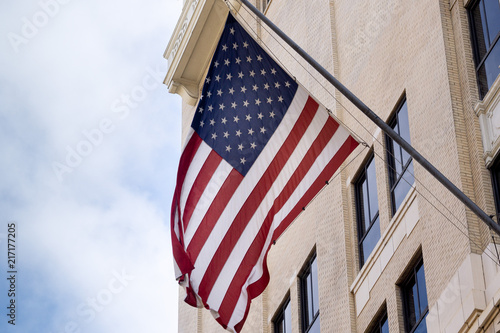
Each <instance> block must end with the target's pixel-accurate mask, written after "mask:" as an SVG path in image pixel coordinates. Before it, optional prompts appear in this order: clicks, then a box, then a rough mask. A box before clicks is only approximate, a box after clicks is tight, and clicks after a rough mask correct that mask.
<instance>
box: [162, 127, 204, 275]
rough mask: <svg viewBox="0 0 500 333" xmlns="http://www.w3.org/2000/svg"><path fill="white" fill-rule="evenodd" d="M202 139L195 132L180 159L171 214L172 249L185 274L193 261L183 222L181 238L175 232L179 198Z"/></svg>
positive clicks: (180, 229) (189, 270) (191, 266)
mask: <svg viewBox="0 0 500 333" xmlns="http://www.w3.org/2000/svg"><path fill="white" fill-rule="evenodd" d="M201 142H202V140H201V138H200V137H199V136H198V134H196V133H193V135H192V136H191V139H190V140H189V142H188V144H187V145H186V148H185V149H184V151H183V152H182V155H181V159H180V161H179V169H178V170H179V171H178V173H177V184H176V187H175V191H174V197H173V200H172V212H171V216H170V229H171V230H170V235H171V238H172V251H173V255H174V258H175V262H176V263H177V265H178V266H179V269H180V270H181V272H182V273H183V274H186V273H189V272H191V271H192V270H193V268H194V266H193V263H192V262H191V261H190V260H189V258H188V256H187V254H186V252H185V251H184V244H183V242H184V239H183V231H182V228H181V226H182V225H181V223H180V222H178V223H179V225H178V227H179V238H177V236H176V234H175V223H176V222H175V216H176V212H177V214H178V216H180V214H179V209H180V207H179V199H180V195H181V190H182V186H183V184H184V180H185V178H186V173H187V170H188V168H189V165H190V164H191V161H192V160H193V158H194V156H195V155H196V152H197V151H198V148H199V147H200V144H201Z"/></svg>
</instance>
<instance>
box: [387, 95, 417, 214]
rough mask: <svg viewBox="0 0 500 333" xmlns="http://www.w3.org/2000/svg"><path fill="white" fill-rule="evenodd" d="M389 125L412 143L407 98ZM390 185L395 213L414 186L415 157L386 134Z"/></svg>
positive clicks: (393, 212) (393, 211)
mask: <svg viewBox="0 0 500 333" xmlns="http://www.w3.org/2000/svg"><path fill="white" fill-rule="evenodd" d="M389 125H390V126H391V127H392V128H393V129H394V131H396V133H398V134H399V135H400V136H401V137H402V138H403V139H404V140H405V141H406V142H408V143H410V125H409V122H408V107H407V104H406V99H405V100H404V101H403V102H402V103H401V104H400V106H399V109H398V111H397V112H396V114H395V115H394V117H393V118H392V120H391V121H390V122H389ZM386 145H387V161H388V173H389V185H390V189H391V207H392V214H393V215H394V214H395V213H396V211H397V210H398V208H399V206H400V205H401V203H402V202H403V200H404V198H405V197H406V194H408V191H409V190H410V188H411V187H412V185H413V183H414V181H415V178H414V177H413V159H412V158H411V156H410V155H409V154H408V153H407V152H406V151H405V150H404V149H403V148H401V146H400V145H398V144H397V143H396V142H394V141H393V140H392V139H391V138H389V137H388V136H386Z"/></svg>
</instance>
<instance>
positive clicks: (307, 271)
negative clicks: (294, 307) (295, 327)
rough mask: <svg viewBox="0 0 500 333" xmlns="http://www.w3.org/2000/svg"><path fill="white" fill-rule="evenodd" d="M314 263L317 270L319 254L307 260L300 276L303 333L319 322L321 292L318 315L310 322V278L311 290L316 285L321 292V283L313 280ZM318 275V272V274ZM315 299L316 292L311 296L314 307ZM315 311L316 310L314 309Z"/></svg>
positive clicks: (306, 332) (315, 314)
mask: <svg viewBox="0 0 500 333" xmlns="http://www.w3.org/2000/svg"><path fill="white" fill-rule="evenodd" d="M314 261H316V268H317V267H318V264H317V254H316V251H314V253H313V254H312V255H311V256H310V257H309V259H307V261H306V263H305V264H304V267H303V269H302V273H301V274H300V277H299V279H300V315H301V327H302V332H304V333H308V332H309V330H310V329H311V328H312V326H313V325H314V324H316V321H318V324H320V322H319V320H320V319H319V315H320V311H319V292H318V300H317V302H318V309H317V311H316V313H314V314H313V316H312V317H313V318H312V320H311V321H310V322H309V302H308V300H309V297H308V296H309V294H308V288H307V279H308V277H309V276H310V277H311V288H313V284H314V283H316V287H317V288H318V290H319V281H318V278H317V279H316V281H314V279H313V274H312V269H311V268H312V266H313V263H314ZM316 273H317V272H316ZM313 297H314V292H313V293H312V295H311V303H312V305H313V306H314V303H315V300H314V299H313ZM313 310H314V309H313Z"/></svg>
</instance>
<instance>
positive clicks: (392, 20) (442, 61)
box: [165, 0, 500, 333]
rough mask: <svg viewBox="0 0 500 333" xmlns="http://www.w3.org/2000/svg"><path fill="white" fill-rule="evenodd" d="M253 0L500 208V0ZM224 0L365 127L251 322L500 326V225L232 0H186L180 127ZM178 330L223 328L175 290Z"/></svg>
mask: <svg viewBox="0 0 500 333" xmlns="http://www.w3.org/2000/svg"><path fill="white" fill-rule="evenodd" d="M251 2H252V3H253V4H254V5H255V6H256V7H257V8H258V9H259V10H261V11H262V12H263V13H264V14H265V15H266V16H267V17H268V18H270V19H271V20H272V21H273V22H274V23H275V24H276V25H277V26H278V27H280V28H281V29H282V30H283V31H284V32H285V33H286V34H287V35H288V36H290V37H291V38H292V39H293V40H294V41H295V42H296V43H297V44H299V45H300V46H301V47H302V48H303V49H304V50H305V51H307V52H308V53H309V54H310V55H311V56H312V57H313V58H315V59H316V60H317V61H318V62H319V63H320V64H322V66H323V67H325V68H326V69H327V70H328V71H329V72H330V73H332V74H333V75H334V76H335V77H336V78H337V79H338V80H339V81H341V82H342V83H343V84H344V85H345V86H347V87H348V88H349V89H350V90H351V91H352V92H353V93H354V94H355V95H357V96H358V97H359V98H360V99H361V100H362V101H363V102H364V103H365V104H366V105H368V106H370V108H371V109H372V110H374V111H375V112H376V113H377V114H378V116H379V117H380V118H382V119H383V120H384V121H386V122H387V123H388V124H389V125H390V126H392V127H393V128H394V129H395V130H396V131H397V132H398V133H399V134H400V135H401V136H402V137H403V138H405V139H406V140H407V141H408V142H410V143H411V144H412V145H413V146H414V147H415V148H416V149H417V150H418V151H419V152H420V153H421V154H422V155H423V156H425V157H426V158H427V159H428V160H429V161H430V162H431V163H433V164H434V166H436V168H437V169H439V170H440V171H441V172H442V173H443V174H444V175H446V176H447V177H448V178H449V179H450V180H451V181H452V182H453V183H454V184H455V185H457V186H458V187H459V188H460V189H461V190H462V191H463V192H464V193H465V194H466V195H467V196H468V197H469V198H471V199H472V200H473V201H474V202H476V203H477V204H478V206H479V207H481V208H482V209H483V210H484V211H485V212H486V213H487V214H489V215H492V216H498V211H499V209H500V205H499V204H498V203H499V202H500V158H499V156H498V155H499V154H498V151H499V150H500V77H498V74H499V71H500V69H499V65H500V42H498V39H499V37H500V3H499V1H498V0H425V1H411V0H376V1H359V0H307V1H303V0H294V1H286V0H257V1H256V0H253V1H251ZM228 6H229V7H230V8H231V10H232V11H233V13H234V14H235V16H236V18H237V19H238V20H239V21H240V22H241V23H242V25H243V26H245V27H246V28H247V30H248V31H249V32H250V33H251V34H252V35H254V36H255V37H256V38H257V40H259V41H260V43H261V44H262V45H263V47H264V48H265V49H268V50H270V51H272V55H273V56H274V57H275V58H276V59H279V62H280V63H281V64H282V65H283V66H284V67H285V68H286V69H287V70H288V71H289V72H290V73H292V75H293V76H295V77H296V79H297V80H298V81H299V82H300V83H301V84H302V85H303V86H305V88H306V89H308V90H309V91H310V92H311V93H312V94H313V95H314V96H315V97H316V98H317V99H318V100H319V101H320V102H321V103H322V104H323V105H325V106H326V107H327V108H329V109H330V110H331V111H332V112H333V114H334V115H335V116H336V117H337V118H338V119H339V120H341V121H342V122H343V123H344V124H345V125H346V126H347V127H348V128H350V129H351V130H352V131H353V132H354V133H356V135H357V136H358V137H359V138H360V139H361V140H362V141H363V142H364V145H360V147H358V148H357V149H356V150H355V151H354V152H353V154H352V155H351V156H350V157H349V158H348V159H347V161H346V162H344V164H343V166H342V167H341V168H340V170H339V171H338V172H337V173H336V175H335V176H334V178H333V179H332V181H331V182H330V184H329V185H328V186H326V187H325V189H324V190H323V191H322V192H321V193H320V195H319V196H318V197H317V198H316V199H315V200H314V201H313V202H312V203H311V205H310V206H308V207H307V209H306V210H305V211H304V212H303V214H302V215H301V216H300V217H299V218H298V219H297V220H296V221H295V222H294V223H293V224H292V225H291V227H290V228H289V229H288V230H287V231H286V232H285V233H284V234H283V236H282V237H281V238H279V239H278V240H277V242H276V244H275V245H273V246H272V247H271V250H270V252H269V255H268V266H269V270H270V275H271V280H270V283H269V285H268V287H267V289H266V290H265V291H264V293H263V294H261V295H260V296H259V297H258V298H256V299H254V300H253V301H252V306H251V309H250V313H249V316H248V319H247V321H246V323H245V326H244V327H243V330H242V332H264V333H273V332H286V333H289V332H297V333H298V332H311V333H313V332H320V331H321V332H367V333H371V332H391V333H393V332H487V333H497V332H500V308H499V307H500V259H499V257H498V252H500V245H499V244H500V237H499V236H498V235H496V234H494V233H493V232H492V231H490V230H489V228H488V227H487V226H486V225H485V224H484V223H483V222H482V221H481V220H480V219H478V218H477V217H476V216H475V215H474V214H473V213H472V212H470V211H469V210H467V209H466V208H465V207H464V205H463V204H462V203H461V202H460V201H458V199H456V198H455V197H454V196H453V195H452V194H451V193H450V192H448V191H447V190H446V189H445V188H444V187H443V186H442V185H440V184H439V183H438V181H437V180H435V179H434V178H433V177H432V176H431V175H429V173H428V172H427V171H425V170H424V169H423V168H422V167H421V166H420V165H419V164H418V163H417V162H416V161H413V160H412V158H411V157H410V156H409V155H408V154H407V153H406V152H405V151H404V150H402V149H401V148H400V147H399V146H398V145H397V144H396V143H394V142H392V140H390V139H389V138H387V137H386V136H385V135H384V134H383V133H381V131H380V130H379V129H378V128H377V127H376V126H375V125H374V124H373V123H372V122H371V121H370V120H369V119H368V118H366V117H365V116H364V115H363V114H362V113H361V112H360V111H359V110H357V109H356V108H355V107H354V106H353V105H352V104H351V103H350V102H349V101H348V100H347V99H346V98H345V97H343V96H342V95H341V94H340V93H339V92H338V91H336V90H335V89H334V88H333V87H331V86H330V85H329V84H328V83H327V82H326V80H325V79H323V78H322V77H320V75H319V74H318V73H317V72H315V71H314V69H313V68H312V67H311V66H310V65H308V64H306V63H305V61H304V60H302V59H300V58H299V56H298V55H297V54H295V53H294V52H293V51H292V50H290V48H289V47H287V46H286V45H284V42H283V41H281V40H279V39H278V38H277V37H276V36H275V35H274V34H272V33H270V32H269V31H270V29H269V28H268V27H267V26H265V25H264V24H262V23H261V22H260V20H258V19H256V18H255V17H254V16H253V15H251V14H250V12H249V11H248V10H247V9H246V7H245V6H244V5H241V4H240V3H238V1H237V0H228V1H227V2H226V1H223V0H184V9H183V12H182V14H181V17H180V18H179V22H178V24H177V27H176V30H175V31H174V34H173V36H172V38H171V40H170V43H169V45H168V47H167V50H166V52H165V58H166V59H167V60H168V62H169V69H168V72H167V76H166V78H165V84H166V85H167V86H168V88H169V91H170V92H171V93H177V94H179V95H181V96H182V99H183V104H182V117H183V118H182V119H183V123H182V126H183V133H184V134H185V133H186V131H187V128H189V126H190V123H191V119H192V117H193V114H194V110H195V107H196V102H197V100H198V98H199V95H200V90H201V87H202V84H203V81H204V76H205V75H206V72H207V70H208V66H209V63H210V58H211V55H212V53H213V51H214V49H215V46H216V43H217V40H218V36H219V34H220V32H221V30H222V28H223V25H224V21H225V17H226V15H227V12H228ZM494 219H495V221H497V218H494ZM495 243H496V244H497V245H496V246H495ZM179 332H182V333H184V332H188V333H191V332H225V330H224V329H223V328H222V327H220V326H219V324H218V323H217V322H216V321H215V320H214V319H213V317H212V315H211V313H210V312H209V311H207V310H205V309H196V308H192V307H190V306H188V305H186V304H185V303H184V302H183V291H181V292H180V297H179Z"/></svg>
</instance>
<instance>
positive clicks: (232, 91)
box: [229, 87, 234, 95]
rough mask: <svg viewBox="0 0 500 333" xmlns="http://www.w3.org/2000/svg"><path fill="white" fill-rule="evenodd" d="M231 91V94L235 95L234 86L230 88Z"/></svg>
mask: <svg viewBox="0 0 500 333" xmlns="http://www.w3.org/2000/svg"><path fill="white" fill-rule="evenodd" d="M229 93H230V94H231V95H234V88H233V87H231V88H229Z"/></svg>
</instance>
